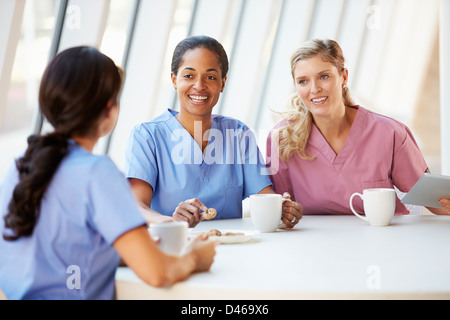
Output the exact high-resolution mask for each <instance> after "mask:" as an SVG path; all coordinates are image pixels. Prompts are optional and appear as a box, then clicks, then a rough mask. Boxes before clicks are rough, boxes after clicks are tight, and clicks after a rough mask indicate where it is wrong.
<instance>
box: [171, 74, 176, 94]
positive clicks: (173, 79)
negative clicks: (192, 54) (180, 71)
mask: <svg viewBox="0 0 450 320" xmlns="http://www.w3.org/2000/svg"><path fill="white" fill-rule="evenodd" d="M170 78H171V79H172V84H173V87H174V88H175V90H177V75H176V74H175V73H173V72H171V73H170Z"/></svg>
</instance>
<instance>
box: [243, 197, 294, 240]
mask: <svg viewBox="0 0 450 320" xmlns="http://www.w3.org/2000/svg"><path fill="white" fill-rule="evenodd" d="M285 200H288V199H284V198H283V197H282V196H281V195H280V194H272V193H271V194H254V195H251V196H250V217H251V219H252V221H253V225H254V226H255V228H256V229H257V230H259V231H260V232H274V231H276V230H277V228H278V227H279V226H280V223H281V215H282V207H283V201H285Z"/></svg>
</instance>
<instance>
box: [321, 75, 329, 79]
mask: <svg viewBox="0 0 450 320" xmlns="http://www.w3.org/2000/svg"><path fill="white" fill-rule="evenodd" d="M329 77H330V76H329V75H327V74H323V75H321V76H320V79H322V80H326V79H328V78H329Z"/></svg>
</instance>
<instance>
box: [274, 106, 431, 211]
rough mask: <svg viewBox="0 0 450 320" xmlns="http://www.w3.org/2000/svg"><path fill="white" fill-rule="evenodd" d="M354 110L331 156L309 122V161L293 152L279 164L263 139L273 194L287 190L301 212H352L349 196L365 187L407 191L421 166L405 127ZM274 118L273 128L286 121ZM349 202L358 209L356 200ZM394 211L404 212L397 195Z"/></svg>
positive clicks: (360, 110) (375, 114)
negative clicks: (345, 133)
mask: <svg viewBox="0 0 450 320" xmlns="http://www.w3.org/2000/svg"><path fill="white" fill-rule="evenodd" d="M353 108H357V109H358V112H357V114H356V117H355V119H354V121H353V124H352V127H351V129H350V132H349V135H348V137H347V140H346V141H345V143H344V146H343V148H342V150H341V152H340V153H339V154H338V155H336V153H335V152H334V150H333V149H332V148H331V147H330V146H329V144H328V143H327V141H326V140H325V138H324V137H323V136H322V134H321V133H320V131H319V130H318V129H317V127H316V126H315V125H313V126H312V130H311V135H310V137H309V140H308V142H307V145H306V152H307V154H308V155H310V156H315V157H316V159H315V160H312V161H309V160H303V159H301V158H300V157H299V156H298V155H297V154H293V155H291V156H290V158H289V159H288V163H284V162H283V161H282V160H281V159H280V158H279V154H278V148H277V145H276V144H272V142H271V140H272V139H271V137H272V132H273V129H272V132H271V133H270V134H269V137H268V139H267V163H268V164H267V165H268V166H269V168H270V169H272V170H273V171H272V175H271V176H270V178H271V180H272V183H273V187H274V189H275V191H276V192H277V193H280V194H282V193H284V192H289V193H290V194H291V195H293V196H294V198H295V200H296V201H297V202H298V203H300V204H302V205H303V210H304V211H303V214H352V212H351V210H350V205H349V200H350V196H351V195H352V194H353V193H354V192H359V193H362V191H363V190H364V189H368V188H393V187H394V186H395V187H396V188H398V189H399V190H400V191H402V192H408V191H409V190H410V189H411V188H412V186H413V185H414V184H415V183H416V182H417V180H418V179H419V178H420V177H421V176H422V174H423V173H424V172H425V171H426V169H427V164H426V162H425V160H424V158H423V156H422V153H421V151H420V149H419V147H418V146H417V143H416V141H415V140H414V137H413V135H412V133H411V131H410V130H409V129H408V127H406V126H405V125H404V124H402V123H400V122H398V121H396V120H394V119H392V118H389V117H386V116H383V115H380V114H377V113H374V112H371V111H369V110H367V109H364V108H362V107H360V106H355V107H353ZM286 124H287V122H286V120H283V121H280V122H279V123H278V124H277V125H276V126H275V127H274V129H275V128H279V127H281V126H284V125H286ZM353 206H354V208H355V210H357V211H358V212H363V204H362V200H361V199H360V198H359V197H355V198H354V199H353ZM395 213H396V214H409V211H408V209H407V208H406V207H405V206H404V205H403V204H402V203H401V202H400V200H399V199H398V198H397V205H396V210H395Z"/></svg>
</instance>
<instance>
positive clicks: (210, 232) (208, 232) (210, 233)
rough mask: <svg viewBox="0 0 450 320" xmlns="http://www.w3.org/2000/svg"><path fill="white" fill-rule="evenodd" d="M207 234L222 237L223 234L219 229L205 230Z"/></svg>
mask: <svg viewBox="0 0 450 320" xmlns="http://www.w3.org/2000/svg"><path fill="white" fill-rule="evenodd" d="M205 234H206V235H208V236H209V237H220V236H221V235H222V233H221V232H220V231H219V230H217V229H211V230H209V231H207V232H205Z"/></svg>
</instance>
